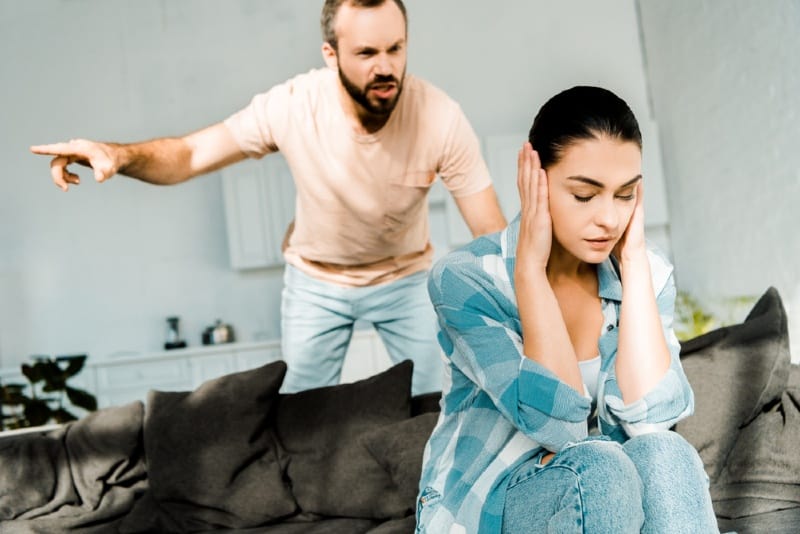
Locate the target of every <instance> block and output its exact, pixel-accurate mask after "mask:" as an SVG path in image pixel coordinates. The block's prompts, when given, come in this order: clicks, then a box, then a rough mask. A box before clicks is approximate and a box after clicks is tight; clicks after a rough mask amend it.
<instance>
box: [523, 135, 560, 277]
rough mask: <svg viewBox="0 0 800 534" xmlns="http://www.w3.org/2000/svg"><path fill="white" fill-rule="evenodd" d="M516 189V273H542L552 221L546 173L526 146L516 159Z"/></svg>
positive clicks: (545, 264) (547, 254)
mask: <svg viewBox="0 0 800 534" xmlns="http://www.w3.org/2000/svg"><path fill="white" fill-rule="evenodd" d="M517 189H519V197H520V204H521V216H520V225H519V239H518V242H517V269H523V271H525V270H528V269H537V270H541V272H544V271H545V269H546V268H547V262H548V260H549V259H550V247H551V245H552V240H553V221H552V219H551V218H550V205H549V196H548V189H547V173H545V171H544V169H542V166H541V163H540V162H539V154H537V153H536V151H534V150H533V147H532V146H531V144H530V143H525V144H524V145H523V146H522V148H521V149H520V151H519V155H518V156H517Z"/></svg>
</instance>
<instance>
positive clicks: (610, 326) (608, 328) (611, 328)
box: [606, 324, 614, 332]
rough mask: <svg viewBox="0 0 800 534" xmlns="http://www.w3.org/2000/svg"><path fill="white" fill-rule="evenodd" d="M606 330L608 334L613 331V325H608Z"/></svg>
mask: <svg viewBox="0 0 800 534" xmlns="http://www.w3.org/2000/svg"><path fill="white" fill-rule="evenodd" d="M606 330H608V331H609V332H611V331H612V330H614V325H613V324H610V325H608V326H607V327H606Z"/></svg>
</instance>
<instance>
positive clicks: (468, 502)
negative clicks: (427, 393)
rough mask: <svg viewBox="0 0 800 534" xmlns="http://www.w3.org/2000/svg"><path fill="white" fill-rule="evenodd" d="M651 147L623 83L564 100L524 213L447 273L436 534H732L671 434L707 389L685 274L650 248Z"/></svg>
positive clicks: (432, 456) (422, 524) (432, 473)
mask: <svg viewBox="0 0 800 534" xmlns="http://www.w3.org/2000/svg"><path fill="white" fill-rule="evenodd" d="M641 145H642V141H641V133H640V131H639V126H638V124H637V122H636V118H635V117H634V116H633V113H632V112H631V110H630V108H629V107H628V105H627V104H626V103H625V102H624V101H622V100H621V99H620V98H619V97H617V96H616V95H614V94H613V93H611V92H610V91H607V90H605V89H600V88H596V87H573V88H572V89H569V90H567V91H564V92H562V93H560V94H558V95H556V96H555V97H553V98H552V99H550V100H549V101H548V102H547V103H546V104H545V105H544V106H543V107H542V109H541V110H540V111H539V113H538V115H537V116H536V119H535V120H534V122H533V127H532V128H531V131H530V135H529V143H526V144H525V145H524V146H523V148H522V150H520V152H519V157H518V175H517V186H518V189H519V194H520V199H521V212H520V215H519V216H518V217H517V218H516V219H515V220H514V221H513V222H512V223H511V224H510V225H509V226H508V227H507V228H506V229H505V230H503V231H502V232H500V233H497V234H492V235H489V236H485V237H481V238H478V239H476V240H475V241H473V242H472V243H470V244H469V245H467V246H466V247H464V248H463V249H460V250H457V251H455V252H452V253H451V254H449V255H448V256H446V257H445V258H443V259H442V260H440V261H439V262H438V263H437V264H436V266H435V267H434V269H433V270H432V272H431V275H430V279H429V282H428V289H429V292H430V295H431V299H432V301H433V304H434V307H435V308H436V312H437V315H438V318H439V324H440V327H441V332H440V335H439V340H440V344H441V346H442V348H443V350H444V353H445V355H446V356H447V358H448V359H449V365H448V366H447V371H448V372H447V373H446V374H447V378H446V381H445V382H446V383H445V386H444V394H443V398H442V413H441V416H440V419H439V422H438V424H437V426H436V429H435V430H434V432H433V434H432V435H431V438H430V440H429V441H428V444H427V446H426V449H425V458H424V464H423V470H422V480H421V483H420V488H421V492H420V495H419V498H418V507H417V528H418V532H426V533H431V534H441V533H445V532H467V533H470V534H472V533H500V532H503V533H514V534H519V533H528V532H536V533H538V532H555V533H567V532H569V533H571V532H587V533H590V534H597V533H614V534H618V533H628V532H654V533H659V534H664V533H669V532H680V533H687V532H692V533H693V532H718V530H717V526H716V520H715V518H714V513H713V510H712V507H711V499H710V496H709V492H708V478H707V476H706V474H705V472H704V471H703V465H702V462H701V460H700V458H699V456H698V454H697V453H696V451H695V450H694V449H693V448H692V446H691V445H690V444H688V443H687V442H686V441H685V440H684V439H683V438H682V437H681V436H679V435H678V434H676V433H674V432H670V431H669V428H670V427H672V426H673V425H674V424H675V423H676V422H677V421H679V420H681V419H682V418H684V417H686V416H688V415H690V414H691V413H692V410H693V405H694V397H693V394H692V391H691V388H690V386H689V384H688V382H687V380H686V376H685V375H684V373H683V370H682V368H681V364H680V360H679V357H678V352H679V344H678V341H677V339H676V337H675V335H674V333H673V331H672V315H673V308H674V300H675V285H674V280H673V277H672V267H671V265H670V264H669V262H668V261H667V260H666V259H665V258H664V256H662V255H661V254H660V253H659V252H657V251H656V250H654V249H653V248H652V247H650V246H649V245H648V244H647V243H646V242H645V237H644V213H643V203H642V189H643V187H642V186H643V184H642V176H641ZM590 423H591V424H590ZM590 429H591V430H590Z"/></svg>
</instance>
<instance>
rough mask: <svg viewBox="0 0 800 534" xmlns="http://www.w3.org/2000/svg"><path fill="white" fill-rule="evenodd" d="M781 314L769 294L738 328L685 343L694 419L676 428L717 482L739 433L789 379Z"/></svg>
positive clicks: (778, 302)
mask: <svg viewBox="0 0 800 534" xmlns="http://www.w3.org/2000/svg"><path fill="white" fill-rule="evenodd" d="M789 362H790V359H789V341H788V333H787V320H786V312H785V311H784V308H783V304H782V302H781V298H780V295H779V294H778V291H777V290H776V289H775V288H772V287H771V288H769V289H768V290H767V291H766V293H764V295H763V296H762V297H761V298H760V299H759V300H758V302H757V303H756V304H755V306H753V309H752V310H751V311H750V313H749V314H748V316H747V318H746V319H745V320H744V322H742V323H741V324H737V325H732V326H727V327H724V328H720V329H717V330H714V331H712V332H709V333H707V334H704V335H702V336H699V337H696V338H694V339H691V340H689V341H687V342H685V343H684V344H683V345H682V347H681V363H682V365H683V368H684V371H685V372H686V376H687V378H688V379H689V383H690V384H691V386H692V389H693V390H694V394H695V413H694V415H693V416H692V417H689V418H687V419H685V420H683V421H681V422H680V423H678V424H677V425H676V427H675V430H676V431H677V432H679V433H680V434H681V435H682V436H684V437H685V438H686V439H687V440H688V441H689V442H690V443H691V444H692V445H694V446H695V448H696V449H697V450H698V452H699V453H700V457H701V458H702V459H703V463H704V465H705V468H706V472H707V473H708V476H709V478H710V479H711V482H712V484H713V483H714V482H716V480H717V478H718V477H719V475H720V473H721V472H722V469H723V467H724V466H725V464H726V462H727V458H728V455H729V454H730V452H731V449H732V448H733V446H734V444H735V443H736V440H737V438H738V436H739V430H740V429H741V428H742V427H743V426H744V425H746V424H747V423H749V422H750V421H752V420H753V418H755V417H756V416H757V415H758V414H759V413H760V412H761V411H762V410H763V409H764V408H765V407H766V406H767V405H769V404H770V403H771V402H774V401H776V400H777V399H779V398H780V396H781V393H782V392H783V390H784V388H785V387H786V383H787V379H788V373H789Z"/></svg>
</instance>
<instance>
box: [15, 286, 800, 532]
mask: <svg viewBox="0 0 800 534" xmlns="http://www.w3.org/2000/svg"><path fill="white" fill-rule="evenodd" d="M788 346H789V345H788V335H787V326H786V315H785V313H784V311H783V307H782V305H781V301H780V297H779V296H778V294H777V292H776V291H775V290H774V289H770V290H768V291H767V293H766V294H765V295H764V296H763V297H762V298H761V299H760V300H759V302H758V303H757V304H756V305H755V307H754V308H753V310H752V311H751V313H750V315H749V316H748V318H747V319H746V320H745V321H744V322H743V323H741V324H739V325H735V326H731V327H726V328H722V329H719V330H716V331H714V332H711V333H709V334H706V335H704V336H700V337H698V338H695V339H693V340H690V341H688V342H686V343H685V344H684V345H683V348H682V359H683V363H684V368H685V369H686V372H687V375H688V376H689V380H690V381H691V383H692V385H693V388H694V391H695V396H696V403H695V404H696V410H695V415H694V416H692V417H691V418H689V419H687V420H685V421H683V422H681V423H680V424H678V425H677V427H676V430H677V431H678V432H680V433H681V434H682V435H684V436H685V437H686V438H687V439H688V440H689V441H691V442H692V443H693V444H694V445H695V446H696V447H697V449H698V450H699V451H700V455H701V457H702V458H703V461H704V463H705V466H706V469H707V471H708V473H709V478H710V481H711V491H712V497H713V499H714V506H715V510H716V512H717V515H718V518H719V523H720V527H721V529H722V530H723V531H731V530H736V531H738V532H739V534H747V533H749V532H752V533H755V532H759V533H760V532H770V533H772V534H780V533H789V532H792V533H795V532H798V531H800V454H798V453H797V447H796V445H795V444H796V443H798V441H800V373H799V372H798V369H797V368H796V367H794V366H791V365H790V363H789V362H790V359H789V351H788ZM411 371H412V368H411V363H410V362H408V361H407V362H403V363H401V364H399V365H397V366H395V367H392V368H391V369H389V370H387V371H385V372H383V373H381V374H379V375H376V376H374V377H371V378H369V379H366V380H362V381H360V382H356V383H353V384H343V385H339V386H334V387H328V388H319V389H315V390H309V391H305V392H301V393H296V394H292V395H284V394H280V393H278V389H279V388H280V385H281V382H282V380H283V376H284V373H285V365H284V364H283V362H275V363H272V364H268V365H265V366H263V367H261V368H258V369H254V370H251V371H246V372H242V373H235V374H231V375H226V376H223V377H220V378H217V379H214V380H212V381H209V382H207V383H205V384H203V385H202V386H201V387H199V388H198V389H197V390H195V391H193V392H157V391H153V392H151V393H150V396H149V398H148V400H147V403H146V409H145V405H143V404H142V403H140V402H136V403H132V404H129V405H126V406H120V407H114V408H107V409H103V410H100V411H98V412H95V413H93V414H91V415H89V416H88V417H85V418H83V419H81V420H80V421H77V422H75V423H72V424H70V425H67V426H65V427H63V428H60V429H58V430H55V431H50V432H47V433H42V434H27V435H21V436H14V437H8V438H3V439H0V521H2V523H0V532H3V533H22V532H25V533H55V532H80V533H95V532H98V533H100V532H102V533H105V532H121V533H137V532H210V531H214V532H218V531H227V532H242V533H245V532H246V533H264V534H295V533H297V534H300V533H302V534H326V533H343V534H344V533H346V534H359V533H370V534H392V533H397V534H401V533H404V534H411V533H412V532H413V531H414V525H415V522H414V507H415V497H416V492H417V479H418V477H419V472H420V468H421V459H422V451H423V447H424V444H425V442H426V440H427V437H428V435H429V434H430V432H431V430H432V428H433V426H434V424H435V422H436V418H437V416H438V414H437V412H438V409H439V406H438V397H439V395H438V394H430V395H423V396H418V397H412V396H411V394H410V383H411Z"/></svg>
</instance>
